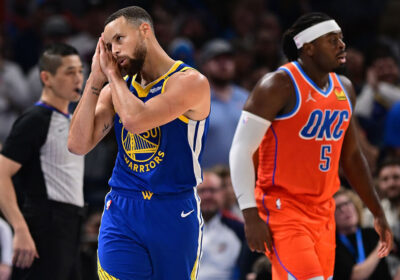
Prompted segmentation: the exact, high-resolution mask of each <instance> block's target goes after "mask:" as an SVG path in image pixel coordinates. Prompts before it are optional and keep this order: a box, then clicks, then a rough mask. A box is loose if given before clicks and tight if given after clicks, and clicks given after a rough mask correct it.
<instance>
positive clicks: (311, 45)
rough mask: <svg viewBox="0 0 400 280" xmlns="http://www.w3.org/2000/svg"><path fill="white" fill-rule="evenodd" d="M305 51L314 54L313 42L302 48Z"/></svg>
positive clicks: (310, 54) (309, 54)
mask: <svg viewBox="0 0 400 280" xmlns="http://www.w3.org/2000/svg"><path fill="white" fill-rule="evenodd" d="M302 50H303V52H304V53H305V54H306V55H308V56H313V55H314V50H315V48H314V45H313V44H312V43H305V44H304V45H303V48H302Z"/></svg>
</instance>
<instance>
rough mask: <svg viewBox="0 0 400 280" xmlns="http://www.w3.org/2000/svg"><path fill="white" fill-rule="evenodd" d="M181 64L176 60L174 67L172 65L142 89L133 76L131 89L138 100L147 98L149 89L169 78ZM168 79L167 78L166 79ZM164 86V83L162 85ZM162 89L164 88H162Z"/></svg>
mask: <svg viewBox="0 0 400 280" xmlns="http://www.w3.org/2000/svg"><path fill="white" fill-rule="evenodd" d="M182 63H183V62H182V61H180V60H178V61H176V62H175V63H174V65H172V67H171V68H170V69H169V70H168V71H167V72H166V73H164V74H163V75H161V76H160V77H159V78H158V79H157V80H155V81H153V82H151V83H149V84H147V85H146V86H145V87H143V86H142V85H140V84H139V83H137V82H136V76H137V74H135V75H134V76H133V77H132V82H131V85H132V86H133V88H134V89H135V90H136V92H137V94H138V96H139V97H140V98H145V97H147V95H148V94H149V92H150V89H151V88H152V87H153V86H154V85H155V84H157V83H158V82H159V81H161V80H162V79H165V77H167V76H169V75H170V74H171V73H173V72H175V70H176V69H177V68H178V67H179V65H181V64H182ZM168 78H169V77H168ZM164 84H165V83H164ZM163 87H164V86H163Z"/></svg>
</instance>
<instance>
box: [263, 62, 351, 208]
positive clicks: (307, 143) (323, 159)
mask: <svg viewBox="0 0 400 280" xmlns="http://www.w3.org/2000/svg"><path fill="white" fill-rule="evenodd" d="M279 70H281V71H282V70H283V71H285V72H286V73H287V74H288V75H289V76H290V78H291V80H292V82H293V84H294V88H295V91H296V97H297V102H296V105H295V108H294V109H293V110H292V112H290V113H289V114H285V115H280V116H277V117H276V118H275V120H274V121H273V122H272V124H271V127H270V128H269V129H268V131H267V133H266V134H265V136H264V138H263V140H262V142H261V145H260V148H259V168H258V179H257V184H256V186H257V188H260V189H261V190H262V191H263V193H265V194H266V195H278V196H281V197H282V196H283V197H284V196H289V197H292V198H293V197H295V198H296V199H299V198H300V197H301V201H303V202H305V203H307V202H309V203H320V202H324V201H327V200H328V199H330V198H332V195H333V194H334V193H335V192H336V191H337V190H338V188H339V185H340V182H339V177H338V167H339V158H340V153H341V149H342V144H343V139H344V136H345V132H346V129H347V128H348V126H349V123H350V117H351V113H352V106H351V102H350V99H349V96H348V95H347V93H346V91H345V89H344V87H343V85H342V84H341V82H340V80H339V77H338V76H337V75H336V74H335V73H330V74H329V86H328V88H327V89H326V90H322V89H320V88H319V87H318V86H317V85H316V84H315V83H314V82H313V81H312V80H311V79H310V78H309V77H308V76H307V74H306V73H305V72H304V71H303V69H302V68H301V66H300V64H298V63H297V62H291V63H288V64H285V65H283V66H282V67H281V68H279Z"/></svg>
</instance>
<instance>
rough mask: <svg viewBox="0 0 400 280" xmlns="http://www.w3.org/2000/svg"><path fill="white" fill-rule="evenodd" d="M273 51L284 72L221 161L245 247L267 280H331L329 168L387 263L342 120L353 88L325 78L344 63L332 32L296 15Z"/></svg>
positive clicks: (261, 87)
mask: <svg viewBox="0 0 400 280" xmlns="http://www.w3.org/2000/svg"><path fill="white" fill-rule="evenodd" d="M283 49H284V52H285V54H286V56H287V57H288V59H289V61H290V62H289V63H287V64H285V65H283V66H282V67H280V68H279V69H278V70H277V71H275V72H274V73H271V74H269V75H266V76H265V77H263V78H262V79H261V80H260V81H259V83H258V84H257V85H256V87H255V89H254V90H253V92H252V93H251V95H250V97H249V99H248V100H247V102H246V104H245V107H244V110H243V112H242V116H241V118H240V120H239V123H238V127H237V129H236V133H235V136H234V140H233V144H232V148H231V152H230V166H231V173H232V182H233V186H234V189H235V193H236V196H237V198H238V202H239V205H240V208H241V209H242V211H243V215H244V218H245V231H246V237H247V241H248V243H249V246H250V248H251V249H252V250H255V251H260V252H266V254H267V256H268V257H269V258H270V260H271V263H272V277H273V279H274V280H276V279H285V280H286V279H312V280H324V279H332V276H333V267H334V258H335V223H334V212H335V203H334V200H333V198H332V196H333V194H334V193H335V192H336V191H337V190H338V189H339V185H340V181H339V177H338V168H339V162H340V163H341V166H342V167H343V170H344V172H345V174H346V177H347V179H348V181H349V182H350V183H351V185H352V187H353V188H354V189H355V190H356V191H357V193H358V194H359V195H360V197H361V198H362V200H363V201H364V203H365V204H366V205H367V206H368V208H369V209H370V210H371V212H372V213H373V214H374V217H375V229H376V231H377V233H378V234H379V236H380V247H379V250H378V255H379V257H384V256H386V255H387V254H388V253H389V251H390V249H391V246H392V233H391V231H390V229H389V226H388V223H387V221H386V218H385V215H384V213H383V211H382V208H381V206H380V204H379V202H378V198H377V195H376V193H375V191H374V189H373V185H372V179H371V176H370V173H369V170H368V166H367V163H366V161H365V159H364V157H363V155H362V153H361V151H360V147H359V142H358V138H357V132H356V129H355V127H354V121H352V120H351V115H352V110H353V108H354V102H355V93H354V90H353V87H352V85H351V82H350V81H349V80H348V79H347V78H345V77H343V76H339V75H337V74H335V73H334V70H335V69H337V68H338V67H340V66H343V65H344V63H345V62H346V52H345V43H344V42H343V35H342V32H341V29H340V27H339V26H338V24H337V23H336V22H335V21H334V20H333V19H331V18H330V17H328V16H327V15H325V14H321V13H312V14H307V15H304V16H302V17H300V18H299V19H298V20H297V21H296V22H295V23H294V24H293V26H292V27H291V28H290V29H289V30H288V31H286V33H285V35H284V38H283ZM257 148H258V149H259V152H258V170H257V182H255V177H256V176H255V168H254V164H253V161H252V156H253V154H254V152H255V151H256V150H257ZM254 186H255V191H254ZM361 241H362V237H361ZM354 254H358V250H357V248H355V249H354Z"/></svg>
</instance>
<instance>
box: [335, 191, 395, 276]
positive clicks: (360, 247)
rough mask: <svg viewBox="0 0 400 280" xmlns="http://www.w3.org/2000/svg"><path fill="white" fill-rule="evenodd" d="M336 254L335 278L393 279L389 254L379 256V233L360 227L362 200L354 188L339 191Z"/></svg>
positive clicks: (336, 200) (337, 197) (336, 199)
mask: <svg viewBox="0 0 400 280" xmlns="http://www.w3.org/2000/svg"><path fill="white" fill-rule="evenodd" d="M334 198H335V203H336V211H335V221H336V232H337V234H336V256H335V270H334V274H333V279H340V280H346V279H380V280H384V279H392V278H391V276H390V273H389V268H388V265H387V262H386V259H385V258H382V259H381V258H379V257H378V247H379V246H378V241H379V237H378V235H377V234H376V233H375V231H374V229H373V228H362V227H360V218H361V201H359V200H358V199H357V196H356V195H355V194H354V193H353V192H352V191H350V190H345V189H340V190H339V191H338V192H337V193H336V194H335V195H334Z"/></svg>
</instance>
